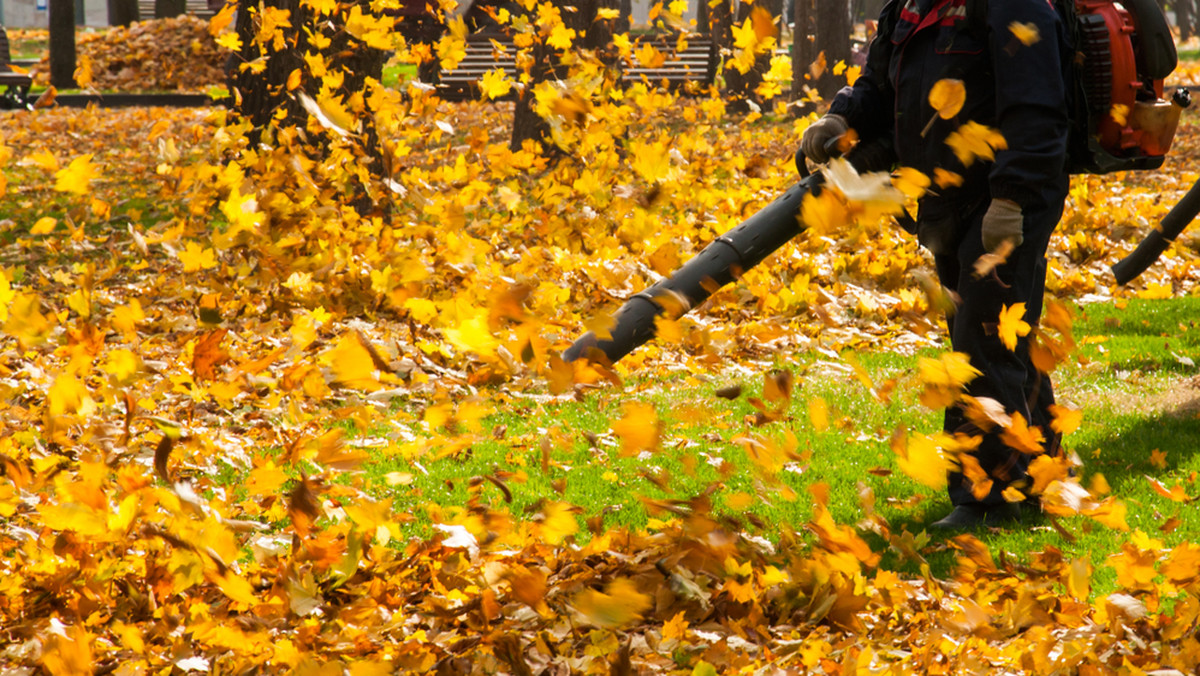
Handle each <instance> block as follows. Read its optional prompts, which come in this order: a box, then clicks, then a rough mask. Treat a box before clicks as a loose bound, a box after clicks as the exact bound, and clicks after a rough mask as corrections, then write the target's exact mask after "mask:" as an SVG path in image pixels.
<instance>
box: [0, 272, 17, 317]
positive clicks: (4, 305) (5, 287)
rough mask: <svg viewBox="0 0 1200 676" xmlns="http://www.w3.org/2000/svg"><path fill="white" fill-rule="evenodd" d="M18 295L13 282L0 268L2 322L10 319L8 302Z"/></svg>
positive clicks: (0, 310)
mask: <svg viewBox="0 0 1200 676" xmlns="http://www.w3.org/2000/svg"><path fill="white" fill-rule="evenodd" d="M16 295H17V292H16V291H13V288H12V284H11V283H10V282H9V281H8V275H6V274H4V271H3V270H0V322H6V321H8V304H9V303H11V302H12V300H13V298H14V297H15V296H16Z"/></svg>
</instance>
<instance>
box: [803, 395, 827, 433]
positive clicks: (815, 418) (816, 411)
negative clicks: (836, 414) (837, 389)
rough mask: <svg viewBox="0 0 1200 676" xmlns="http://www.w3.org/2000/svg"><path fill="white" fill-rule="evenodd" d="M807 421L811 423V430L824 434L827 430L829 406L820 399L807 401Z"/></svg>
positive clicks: (814, 398) (815, 398)
mask: <svg viewBox="0 0 1200 676" xmlns="http://www.w3.org/2000/svg"><path fill="white" fill-rule="evenodd" d="M808 419H809V420H810V421H812V426H813V429H814V430H815V431H817V432H824V431H825V430H826V429H829V406H828V405H827V404H826V403H825V400H824V399H822V398H821V397H813V398H812V399H809V400H808Z"/></svg>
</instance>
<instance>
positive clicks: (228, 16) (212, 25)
mask: <svg viewBox="0 0 1200 676" xmlns="http://www.w3.org/2000/svg"><path fill="white" fill-rule="evenodd" d="M210 6H211V5H210ZM236 9H237V3H236V2H225V3H222V5H221V11H219V12H217V13H216V14H214V15H213V17H212V18H211V19H209V20H208V34H209V35H211V36H213V37H216V36H218V35H220V34H221V33H222V32H224V30H225V29H226V28H228V27H229V24H230V23H232V22H233V13H234V11H235V10H236Z"/></svg>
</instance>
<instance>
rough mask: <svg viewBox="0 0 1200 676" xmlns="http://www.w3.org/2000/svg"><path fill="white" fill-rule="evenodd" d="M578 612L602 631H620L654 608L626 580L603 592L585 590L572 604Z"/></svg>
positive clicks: (606, 588) (621, 580)
mask: <svg viewBox="0 0 1200 676" xmlns="http://www.w3.org/2000/svg"><path fill="white" fill-rule="evenodd" d="M572 605H573V606H575V610H576V611H578V612H579V614H580V615H581V616H583V618H584V619H585V620H586V621H587V622H588V623H589V624H591V625H593V626H596V627H600V628H602V629H618V628H620V627H623V626H625V625H628V624H630V623H632V622H634V621H636V620H639V619H641V617H642V612H643V611H645V610H647V609H648V608H650V606H651V605H652V602H651V598H650V596H649V595H648V594H643V593H641V592H639V591H638V589H637V585H636V584H634V582H633V581H632V580H629V579H627V578H617V579H615V580H613V581H612V582H609V583H608V584H607V585H606V586H605V588H604V591H602V592H600V591H596V590H595V589H585V590H584V591H582V592H580V593H579V594H578V595H576V596H575V598H574V599H573V601H572Z"/></svg>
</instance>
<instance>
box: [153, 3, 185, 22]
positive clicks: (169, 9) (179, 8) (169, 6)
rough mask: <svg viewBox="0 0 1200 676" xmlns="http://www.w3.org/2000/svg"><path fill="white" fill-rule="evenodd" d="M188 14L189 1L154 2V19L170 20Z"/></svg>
mask: <svg viewBox="0 0 1200 676" xmlns="http://www.w3.org/2000/svg"><path fill="white" fill-rule="evenodd" d="M186 13H187V0H154V18H155V19H170V18H171V17H176V16H181V15H183V14H186Z"/></svg>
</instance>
